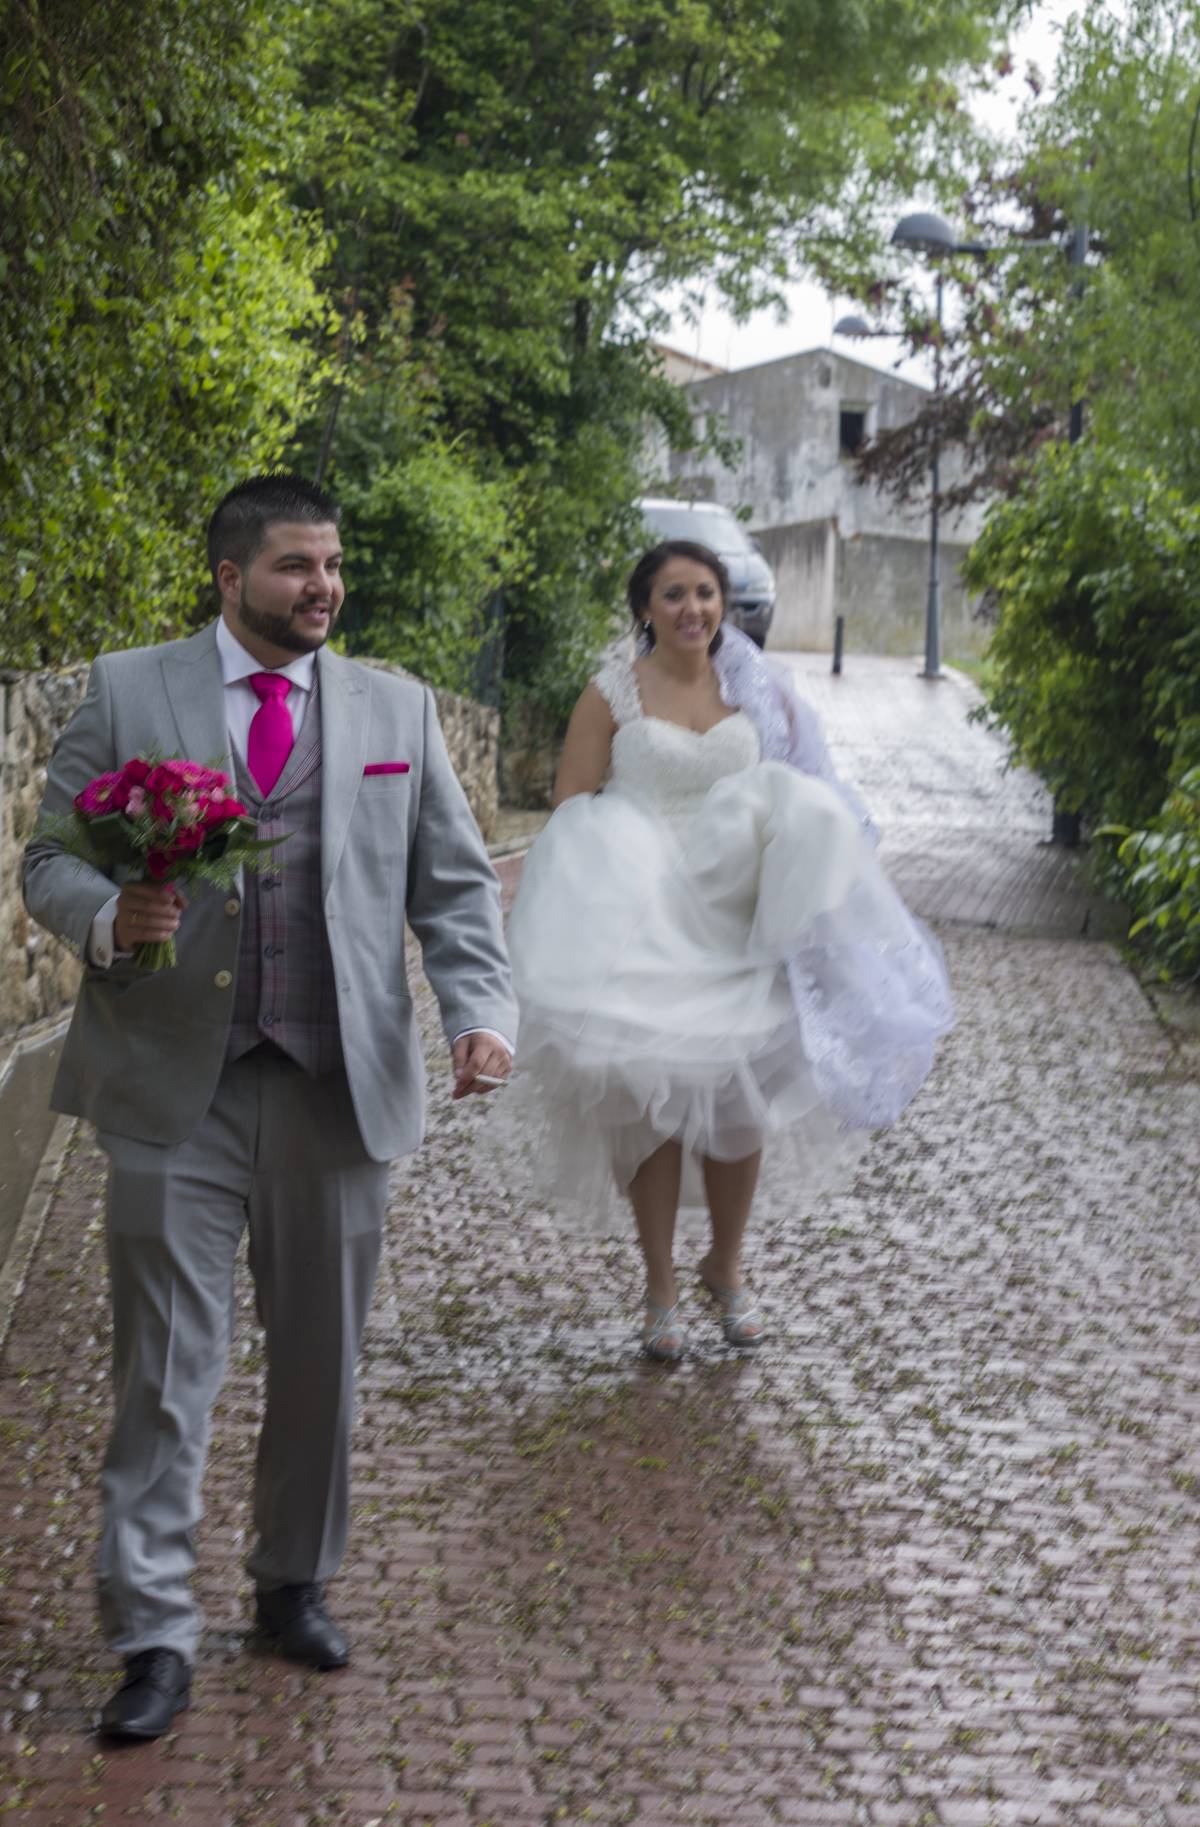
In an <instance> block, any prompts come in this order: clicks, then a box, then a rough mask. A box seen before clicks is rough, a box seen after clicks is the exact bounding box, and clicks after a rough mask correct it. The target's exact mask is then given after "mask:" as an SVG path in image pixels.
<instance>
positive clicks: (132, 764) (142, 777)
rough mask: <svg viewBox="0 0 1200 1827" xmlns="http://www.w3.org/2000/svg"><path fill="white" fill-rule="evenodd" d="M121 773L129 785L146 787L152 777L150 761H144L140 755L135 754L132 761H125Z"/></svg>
mask: <svg viewBox="0 0 1200 1827" xmlns="http://www.w3.org/2000/svg"><path fill="white" fill-rule="evenodd" d="M121 773H122V774H123V775H124V777H125V780H126V782H127V784H128V785H129V786H131V787H144V786H145V784H146V782H147V780H148V779H149V778H150V763H149V762H148V761H143V760H142V757H141V756H140V755H135V757H134V759H133V760H132V761H127V762H126V763H125V766H124V767H123V768H122V769H121Z"/></svg>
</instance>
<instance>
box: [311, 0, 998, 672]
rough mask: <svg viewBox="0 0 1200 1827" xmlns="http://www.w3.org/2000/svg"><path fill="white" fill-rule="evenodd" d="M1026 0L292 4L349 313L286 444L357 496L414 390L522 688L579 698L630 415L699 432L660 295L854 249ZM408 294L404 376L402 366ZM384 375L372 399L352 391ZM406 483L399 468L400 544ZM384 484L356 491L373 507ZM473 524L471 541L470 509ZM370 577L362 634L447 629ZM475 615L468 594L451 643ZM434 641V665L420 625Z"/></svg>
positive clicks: (622, 494) (436, 606)
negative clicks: (660, 336) (490, 510)
mask: <svg viewBox="0 0 1200 1827" xmlns="http://www.w3.org/2000/svg"><path fill="white" fill-rule="evenodd" d="M1017 10H1018V9H1017V8H1016V7H1015V6H1011V5H1007V4H1004V3H1003V0H994V3H992V4H988V3H987V0H950V3H948V4H943V5H941V6H939V7H937V8H931V7H929V6H927V5H924V4H920V3H918V0H898V3H897V0H863V3H862V4H860V5H856V6H853V7H851V6H846V5H843V4H834V3H833V0H766V3H764V0H585V3H584V4H582V5H581V4H579V0H469V3H468V0H403V3H402V0H335V3H333V4H329V3H325V4H321V5H313V6H311V7H310V8H309V10H308V14H307V41H306V50H305V55H304V57H303V59H302V62H301V65H300V77H299V81H300V85H301V89H302V93H303V100H304V136H303V141H302V143H301V145H300V147H299V149H298V153H297V162H296V171H297V180H298V195H299V197H300V199H301V200H302V201H303V202H304V203H305V204H307V205H310V206H311V207H313V208H314V209H315V210H316V211H318V212H319V214H320V216H321V219H322V221H323V222H324V224H325V226H326V228H327V229H328V231H329V233H330V236H331V239H332V242H333V247H334V252H333V257H332V260H331V263H330V267H329V270H328V275H327V282H328V285H329V288H330V291H331V293H332V295H333V296H334V297H335V298H336V299H337V301H338V305H339V308H340V310H341V311H342V312H343V316H344V320H345V322H346V323H347V324H353V325H354V326H355V331H354V334H353V335H350V334H347V335H346V336H345V337H344V339H343V345H342V366H341V370H340V372H339V374H338V376H337V378H336V380H335V382H334V385H333V387H332V390H331V393H330V396H329V398H328V399H327V400H326V401H325V404H324V409H323V412H322V414H321V415H320V417H319V418H315V419H314V420H313V421H312V423H311V424H310V425H309V426H308V427H307V428H306V432H305V435H304V438H303V439H302V441H301V443H300V445H299V446H298V448H299V449H300V450H301V451H302V452H303V453H304V455H305V456H306V458H308V459H310V460H312V461H315V462H316V463H317V464H318V465H324V464H327V465H328V470H329V475H330V479H331V480H332V482H333V483H334V485H335V486H337V487H338V488H340V489H341V490H342V492H343V493H345V492H346V491H347V489H349V490H350V492H351V494H353V493H354V492H355V491H356V490H361V489H362V488H364V487H365V486H366V477H367V474H368V472H374V473H376V474H378V472H379V470H380V467H381V464H382V462H383V461H384V460H385V459H386V458H387V457H388V456H389V454H394V453H395V452H396V451H397V450H398V449H399V447H400V445H404V442H405V437H406V432H405V431H404V429H403V427H404V426H406V425H412V424H413V423H415V422H416V421H415V420H414V419H413V411H414V407H413V402H414V401H418V400H419V403H420V410H419V415H418V416H419V419H420V423H421V426H422V432H421V435H422V437H424V438H428V437H430V436H431V435H433V431H434V428H436V429H437V431H438V432H440V434H441V437H442V440H443V442H442V447H441V448H442V451H443V454H444V456H445V457H446V460H447V461H448V462H450V463H453V464H455V465H457V466H458V468H459V469H460V471H461V473H462V476H463V477H464V479H465V480H464V488H465V489H466V493H467V496H468V497H469V498H470V499H472V500H479V501H480V502H481V503H482V501H483V500H484V499H486V500H488V501H489V502H494V503H499V502H501V501H503V503H504V505H505V513H506V525H507V527H508V529H509V534H510V539H509V544H508V548H507V551H506V552H505V553H504V554H500V553H498V552H496V551H495V548H493V553H494V560H495V562H494V570H495V577H496V580H497V581H498V582H500V583H501V584H502V585H503V586H504V599H505V603H506V626H507V632H508V664H509V674H510V681H511V683H512V685H513V688H514V689H515V690H516V691H517V692H518V693H526V694H528V693H530V692H537V693H539V694H542V695H543V696H545V695H546V694H549V695H550V696H551V697H552V698H553V700H554V702H555V705H556V706H557V705H559V704H560V703H566V702H569V699H570V697H571V696H572V695H573V693H574V691H575V690H577V689H578V685H579V682H580V680H581V678H582V677H583V676H585V674H586V668H587V666H588V664H589V663H590V657H591V654H592V652H594V649H595V646H596V645H597V644H598V642H599V641H600V639H602V638H603V635H604V633H605V632H606V629H607V627H608V625H609V622H610V618H611V615H612V612H613V608H614V604H615V602H616V600H617V598H618V597H619V588H618V586H617V584H616V578H617V577H618V576H619V574H620V566H621V564H622V563H623V561H624V559H625V558H626V557H627V556H628V555H629V552H630V549H631V546H632V543H633V542H634V541H635V539H636V537H637V532H636V525H635V523H634V519H633V515H632V513H631V504H632V502H633V500H634V498H635V497H636V495H637V493H638V492H639V486H640V481H641V477H642V472H643V467H644V466H643V457H642V450H643V435H642V433H643V427H644V425H645V424H646V422H647V420H653V419H658V420H660V421H663V422H665V423H666V424H667V425H668V426H669V427H670V429H671V432H672V434H673V436H674V438H675V439H676V440H677V441H684V440H686V439H687V438H688V437H689V436H692V435H695V434H694V433H693V432H692V428H691V427H690V425H689V422H688V420H687V416H686V413H685V412H684V411H683V407H682V403H681V401H680V399H679V396H678V394H677V392H676V391H675V390H674V389H672V388H671V387H669V386H668V385H667V384H666V382H665V381H664V380H663V378H662V376H661V375H660V374H659V373H658V372H657V371H656V370H655V368H654V365H653V363H652V361H651V360H649V359H648V357H647V354H646V347H645V345H646V339H647V336H648V334H649V333H651V332H652V331H653V330H654V329H655V328H656V327H658V326H659V316H658V313H657V311H656V305H655V301H656V300H657V299H658V298H659V297H660V296H661V295H662V292H663V290H664V288H666V287H668V286H672V285H680V284H684V285H686V284H687V283H689V282H695V281H699V280H703V281H705V282H707V283H711V284H715V285H717V286H719V287H720V289H721V290H722V291H723V292H724V294H725V296H726V297H727V298H728V299H730V300H731V301H732V302H733V303H734V305H735V306H737V307H741V308H748V307H750V306H751V305H753V304H757V303H760V302H762V301H763V300H764V298H766V297H768V296H770V295H771V293H772V291H773V289H774V288H775V287H776V286H777V284H778V283H779V282H780V281H781V280H782V279H783V278H784V277H785V276H786V275H788V274H790V273H791V272H792V271H793V270H794V269H795V267H796V265H797V264H798V263H799V262H801V261H804V262H806V263H811V262H812V261H814V260H826V261H829V262H833V261H835V260H842V261H848V260H856V259H857V260H861V258H862V256H863V251H864V249H865V248H866V247H867V246H868V245H869V244H870V242H871V237H872V233H873V229H872V216H871V206H872V203H873V201H874V200H875V199H876V198H877V197H878V195H879V194H880V192H881V190H882V188H883V187H884V186H885V185H887V184H889V183H890V184H901V185H903V184H908V183H911V182H914V181H916V179H917V177H918V175H920V174H923V173H925V172H926V171H927V170H928V168H929V163H930V156H931V151H930V149H931V136H930V131H929V122H930V119H931V118H932V119H933V120H934V121H935V122H936V123H938V125H939V128H944V129H945V131H946V132H953V131H955V130H956V116H955V112H954V108H953V95H952V92H951V89H950V87H949V83H948V80H947V77H948V72H951V71H953V70H954V69H956V68H957V67H958V66H959V65H960V64H962V63H963V62H965V61H970V60H972V59H978V58H979V57H981V56H982V55H983V53H984V51H985V48H986V46H987V43H988V38H989V34H990V33H991V32H992V31H993V30H994V29H996V28H997V27H998V26H999V25H1002V24H1003V23H1005V22H1006V21H1007V20H1008V19H1009V18H1010V17H1011V16H1012V14H1013V13H1014V12H1015V11H1017ZM398 298H402V299H403V301H404V308H405V312H406V322H405V330H404V351H405V362H407V364H408V366H409V367H410V369H411V370H412V373H411V374H409V375H406V374H405V372H404V362H400V363H398V362H397V361H395V360H394V359H391V356H392V355H393V354H394V352H395V348H396V345H395V340H394V338H395V330H394V326H395V321H396V312H397V300H398ZM389 352H390V353H389ZM381 391H382V392H384V393H386V394H387V396H388V397H387V401H386V403H385V405H384V406H382V407H381V405H380V403H379V400H378V399H377V398H372V397H370V396H372V395H378V394H379V393H380V392H381ZM384 424H387V425H388V426H389V427H390V428H391V429H390V432H389V436H390V437H391V438H392V439H397V438H398V439H399V441H400V445H396V444H393V445H392V447H391V451H390V452H389V449H388V447H387V446H386V445H382V444H380V443H379V442H377V441H376V439H377V436H378V433H379V429H380V427H382V426H383V425H384ZM403 472H404V462H403V461H402V460H398V461H397V462H396V463H395V464H394V465H393V470H392V475H393V484H394V488H395V490H396V491H397V493H396V503H397V508H396V517H395V525H396V530H397V532H398V533H399V534H400V536H401V537H403V535H402V529H401V527H400V523H401V522H405V521H406V520H407V519H408V514H409V510H408V509H407V508H406V507H405V506H404V504H403V503H402V502H401V500H400V494H401V493H402V491H403ZM481 491H482V492H481ZM493 491H496V492H493ZM385 492H386V491H384V490H382V489H381V488H376V490H375V491H374V501H375V511H376V514H377V516H378V515H379V514H380V513H381V512H382V510H383V495H384V493H385ZM470 521H471V526H472V527H473V528H474V532H473V534H472V542H473V545H472V549H473V550H476V551H477V554H478V557H479V558H480V559H482V558H484V557H485V556H486V547H487V541H488V538H489V537H490V535H489V533H488V530H487V516H486V514H481V515H480V517H479V518H478V519H476V517H475V516H474V515H473V514H472V515H471V516H470ZM459 556H460V559H462V560H465V559H466V553H465V552H460V554H459ZM472 564H473V566H474V561H472ZM473 574H474V572H473ZM382 582H383V580H382V578H381V577H380V576H377V575H376V574H375V573H374V570H373V561H372V565H370V566H365V567H363V568H362V569H361V570H356V575H355V590H356V594H357V595H358V596H360V597H361V600H362V606H363V608H364V614H363V616H362V618H361V620H360V624H359V627H358V629H357V631H356V635H355V638H357V639H359V640H362V641H363V642H372V643H374V642H379V641H384V642H386V643H388V644H389V645H390V644H393V643H394V642H395V640H396V639H397V637H396V635H395V634H394V633H388V632H387V631H386V630H385V629H384V628H383V626H382V624H384V623H389V622H390V623H392V624H401V623H402V624H411V623H412V622H413V621H414V620H416V621H421V620H423V619H429V620H432V621H438V620H439V619H440V621H441V624H442V626H443V627H444V626H445V616H446V613H447V606H446V602H445V600H444V597H442V596H441V595H439V594H438V593H437V592H434V594H433V596H432V597H431V596H430V586H429V583H428V574H427V573H426V574H425V576H424V577H421V576H418V575H417V574H416V573H415V572H413V573H411V574H410V575H409V576H408V578H407V582H406V580H405V578H404V577H398V576H396V575H395V573H394V572H393V574H392V575H391V576H390V577H389V578H388V580H387V584H386V588H385V587H382ZM398 591H399V594H398V593H397V592H398ZM476 610H477V606H476V605H473V604H470V603H466V604H463V605H462V606H461V609H460V614H459V618H458V625H457V632H456V635H455V638H454V645H455V651H456V652H457V651H459V638H458V637H459V636H462V637H463V638H469V628H470V626H471V622H472V618H473V617H474V616H475V614H476ZM402 638H403V639H411V636H404V637H402ZM427 649H428V651H429V652H430V654H431V663H433V662H434V660H435V659H436V653H437V642H436V640H435V641H433V642H432V643H427ZM454 664H455V665H457V661H455V662H454Z"/></svg>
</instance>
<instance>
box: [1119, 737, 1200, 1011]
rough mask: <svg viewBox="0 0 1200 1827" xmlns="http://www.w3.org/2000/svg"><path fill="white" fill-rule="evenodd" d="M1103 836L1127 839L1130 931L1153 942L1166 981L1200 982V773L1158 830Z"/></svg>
mask: <svg viewBox="0 0 1200 1827" xmlns="http://www.w3.org/2000/svg"><path fill="white" fill-rule="evenodd" d="M1097 835H1098V836H1100V835H1105V836H1114V837H1119V838H1121V839H1122V842H1121V844H1120V847H1119V849H1118V851H1117V864H1118V867H1119V869H1120V871H1121V873H1122V876H1123V880H1124V888H1125V899H1126V900H1127V901H1128V902H1129V903H1130V905H1131V906H1132V907H1133V910H1134V913H1135V915H1136V918H1135V920H1134V922H1133V925H1132V926H1131V927H1130V929H1129V936H1130V938H1131V939H1133V938H1137V937H1138V936H1139V934H1141V935H1144V936H1145V939H1146V940H1147V941H1148V942H1149V944H1150V947H1151V951H1152V956H1153V958H1154V960H1155V962H1156V964H1157V966H1158V969H1159V974H1160V975H1161V976H1163V977H1186V978H1190V979H1191V980H1192V981H1193V982H1194V981H1196V980H1197V979H1198V978H1200V768H1191V769H1190V770H1189V771H1188V772H1187V773H1186V774H1185V775H1184V776H1183V779H1182V780H1181V781H1180V782H1179V785H1178V786H1177V787H1176V788H1175V790H1174V791H1173V792H1172V793H1170V794H1169V795H1168V797H1167V803H1166V805H1165V806H1164V807H1163V809H1162V812H1161V814H1160V816H1159V817H1158V818H1156V819H1155V820H1154V823H1153V825H1152V826H1151V827H1150V828H1149V829H1148V830H1145V831H1129V830H1128V829H1126V828H1125V827H1123V826H1119V825H1107V826H1105V827H1103V829H1102V832H1098V833H1097Z"/></svg>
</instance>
